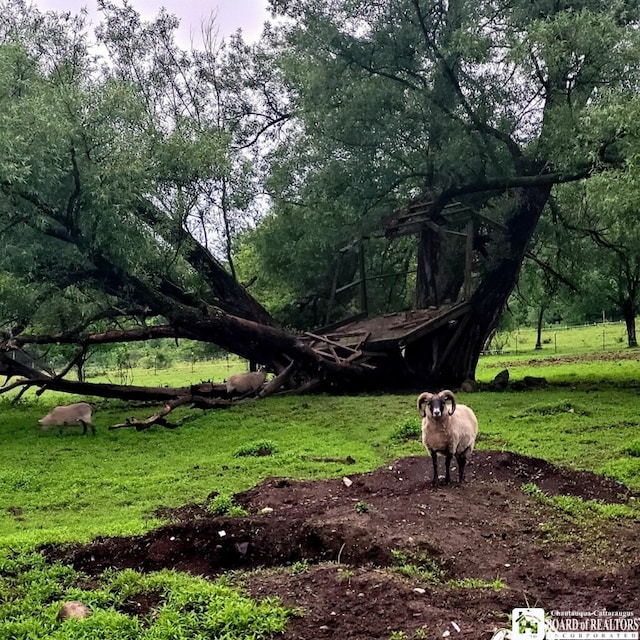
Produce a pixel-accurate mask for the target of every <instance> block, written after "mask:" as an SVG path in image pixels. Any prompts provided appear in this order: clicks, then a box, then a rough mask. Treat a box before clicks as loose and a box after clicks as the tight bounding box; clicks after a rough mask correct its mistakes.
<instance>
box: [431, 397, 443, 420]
mask: <svg viewBox="0 0 640 640" xmlns="http://www.w3.org/2000/svg"><path fill="white" fill-rule="evenodd" d="M427 406H428V407H429V413H430V414H431V415H432V416H433V418H434V420H440V419H441V418H442V416H443V415H444V412H445V410H446V407H447V405H446V402H445V401H444V400H443V399H442V398H440V397H438V396H435V397H433V398H431V400H429V402H428V403H427Z"/></svg>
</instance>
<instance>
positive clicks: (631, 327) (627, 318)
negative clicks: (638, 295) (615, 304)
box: [622, 298, 638, 347]
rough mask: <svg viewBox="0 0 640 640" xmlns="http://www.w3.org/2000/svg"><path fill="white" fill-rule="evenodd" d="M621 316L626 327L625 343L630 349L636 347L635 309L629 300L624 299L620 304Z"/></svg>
mask: <svg viewBox="0 0 640 640" xmlns="http://www.w3.org/2000/svg"><path fill="white" fill-rule="evenodd" d="M622 316H623V318H624V323H625V325H626V326H627V343H628V345H629V346H630V347H637V346H638V337H637V335H636V307H635V305H634V303H633V300H632V299H631V298H626V299H625V301H624V302H623V303H622Z"/></svg>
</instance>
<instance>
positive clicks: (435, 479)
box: [431, 451, 438, 487]
mask: <svg viewBox="0 0 640 640" xmlns="http://www.w3.org/2000/svg"><path fill="white" fill-rule="evenodd" d="M431 462H433V481H432V483H431V484H432V485H433V486H434V487H437V486H438V454H437V452H435V451H432V452H431Z"/></svg>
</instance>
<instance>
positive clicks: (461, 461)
mask: <svg viewBox="0 0 640 640" xmlns="http://www.w3.org/2000/svg"><path fill="white" fill-rule="evenodd" d="M456 460H457V461H458V482H459V483H460V484H462V483H463V482H464V468H465V466H466V464H467V458H466V456H465V455H464V454H463V455H459V456H456Z"/></svg>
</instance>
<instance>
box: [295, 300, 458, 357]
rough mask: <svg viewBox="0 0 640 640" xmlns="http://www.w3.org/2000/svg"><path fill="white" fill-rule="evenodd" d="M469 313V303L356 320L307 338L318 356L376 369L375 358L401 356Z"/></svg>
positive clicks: (334, 326)
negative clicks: (404, 351)
mask: <svg viewBox="0 0 640 640" xmlns="http://www.w3.org/2000/svg"><path fill="white" fill-rule="evenodd" d="M468 311H469V304H468V302H461V303H458V304H453V305H447V306H442V307H438V308H437V309H416V310H411V311H401V312H398V313H389V314H386V315H383V316H376V317H373V318H356V319H353V320H347V321H345V322H344V323H343V324H341V325H337V326H336V325H332V326H331V327H330V328H325V329H319V330H318V331H317V332H316V333H310V332H307V333H305V334H304V339H305V341H307V343H308V344H309V346H310V347H311V348H312V349H313V350H314V351H315V352H316V353H318V354H320V355H322V356H323V357H326V358H328V359H331V360H334V361H336V362H354V361H358V363H359V364H362V365H364V366H375V365H374V362H375V359H377V358H380V357H387V356H389V355H395V354H398V353H399V352H400V351H402V350H404V349H405V348H406V347H409V346H410V345H412V344H413V343H415V342H417V341H420V340H423V339H425V338H428V337H429V336H430V335H431V334H433V333H435V332H437V331H438V330H439V329H441V328H443V327H445V326H448V325H451V324H453V323H457V321H458V320H460V319H461V318H462V317H463V316H465V315H466V313H467V312H468Z"/></svg>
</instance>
